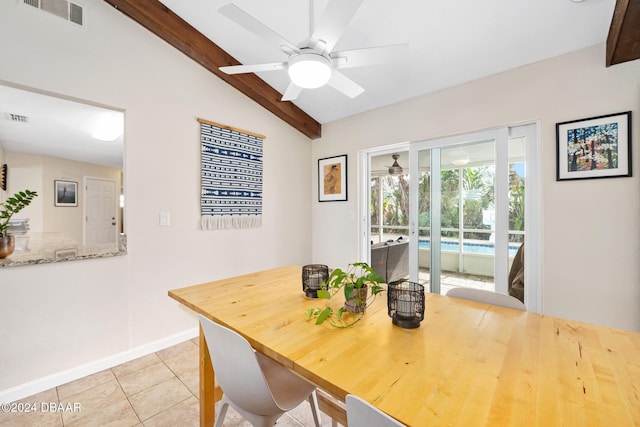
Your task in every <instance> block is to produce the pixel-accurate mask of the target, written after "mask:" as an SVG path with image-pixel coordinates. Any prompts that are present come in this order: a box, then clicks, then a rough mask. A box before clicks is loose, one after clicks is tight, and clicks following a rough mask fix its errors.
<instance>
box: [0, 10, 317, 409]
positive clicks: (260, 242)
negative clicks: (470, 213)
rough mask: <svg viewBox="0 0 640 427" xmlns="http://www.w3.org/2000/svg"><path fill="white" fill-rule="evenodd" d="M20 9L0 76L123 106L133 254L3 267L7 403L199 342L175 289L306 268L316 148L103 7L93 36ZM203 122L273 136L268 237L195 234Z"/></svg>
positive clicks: (0, 301)
mask: <svg viewBox="0 0 640 427" xmlns="http://www.w3.org/2000/svg"><path fill="white" fill-rule="evenodd" d="M21 3H22V2H15V1H2V2H0V39H2V40H4V41H5V42H4V43H2V44H0V58H1V60H0V80H3V81H8V82H14V83H17V84H21V85H25V86H29V87H34V88H37V89H41V90H46V91H50V92H54V93H58V94H65V95H67V96H71V97H75V98H79V99H84V100H88V101H91V102H95V103H100V104H104V105H109V106H113V107H116V108H119V109H124V110H125V114H126V118H125V193H126V202H127V206H126V213H125V215H126V231H127V233H128V248H129V254H128V255H126V256H122V257H116V258H105V259H95V260H85V261H73V262H65V263H58V264H49V265H35V266H29V267H17V268H5V269H0V292H1V294H2V298H0V343H2V344H1V345H0V401H1V400H3V399H5V398H7V396H9V397H16V395H20V394H21V393H23V392H24V391H25V390H28V389H31V390H33V389H34V388H37V387H38V386H39V385H42V384H44V383H46V381H44V380H43V378H45V379H47V378H49V379H50V381H49V383H52V384H51V385H55V384H53V383H55V381H57V380H59V379H60V378H63V377H64V378H68V377H69V376H70V375H74V374H77V373H78V372H79V371H74V372H71V373H65V370H68V369H74V368H76V367H79V366H80V367H83V366H85V365H86V364H89V365H90V366H89V367H88V368H86V366H85V368H86V369H85V371H86V370H87V369H88V370H91V369H92V368H94V367H99V366H101V365H102V366H104V365H107V364H109V363H111V362H113V361H117V360H118V358H119V357H120V356H121V355H122V354H125V355H132V354H135V353H139V352H140V351H142V350H145V349H146V350H149V349H151V348H153V347H154V346H157V345H160V344H166V343H169V342H170V341H171V339H173V338H175V337H186V335H193V333H194V331H196V327H197V322H196V319H195V318H194V317H193V316H192V315H190V314H189V313H188V312H187V311H186V310H185V309H183V308H181V307H180V306H179V305H178V304H177V303H176V302H174V301H173V300H172V299H170V298H169V297H168V296H167V291H168V290H170V289H174V288H178V287H182V286H187V285H192V284H196V283H201V282H205V281H210V280H213V279H219V278H223V277H228V276H233V275H238V274H241V273H245V272H249V271H254V270H261V269H265V268H270V267H275V266H279V265H286V264H304V263H308V262H310V261H311V260H310V258H311V249H310V248H311V235H310V231H309V230H310V218H311V206H310V203H309V188H310V186H311V175H310V173H309V167H308V165H309V164H308V161H309V159H310V157H311V143H310V141H309V139H307V138H306V137H304V136H303V135H302V134H300V133H299V132H297V131H296V130H294V129H293V128H291V127H290V126H288V125H286V124H285V123H284V122H282V121H281V120H279V119H278V118H276V117H275V116H274V115H272V114H271V113H269V112H268V111H266V110H265V109H263V108H262V107H260V106H258V105H257V104H256V103H254V102H253V101H251V100H250V99H248V98H247V97H246V96H244V95H242V94H240V93H239V92H237V91H236V90H235V89H233V88H231V87H230V86H228V85H227V84H226V83H224V82H222V81H221V80H219V79H218V78H217V77H215V76H214V75H212V74H211V73H210V72H208V71H206V70H205V69H203V68H202V67H201V66H199V65H198V64H196V63H195V62H194V61H192V60H190V59H188V58H187V57H186V56H184V55H183V54H182V53H180V52H178V51H177V50H175V49H174V48H172V47H171V46H169V45H168V44H167V43H165V42H163V41H161V40H160V39H158V38H157V37H155V36H154V35H152V34H151V33H149V32H148V31H147V30H145V29H143V28H142V27H141V26H139V25H138V24H136V23H135V22H133V21H132V20H130V19H129V18H127V17H126V16H125V15H124V14H122V13H120V12H118V11H117V10H115V9H113V8H112V7H111V6H109V5H108V4H107V3H105V2H104V1H101V0H85V1H83V5H84V6H85V11H86V18H87V27H86V28H79V27H77V26H76V25H75V24H71V23H67V22H65V21H63V20H61V19H59V18H57V17H55V16H52V15H48V14H47V13H44V12H40V11H37V10H35V9H33V8H30V7H28V6H24V5H22V4H21ZM198 117H201V118H204V119H208V120H213V121H216V122H219V123H225V124H228V125H230V126H235V127H238V128H242V129H247V130H250V131H254V132H258V133H261V134H264V135H266V136H267V139H266V140H265V143H264V187H263V190H264V198H263V202H264V206H263V226H262V227H261V228H256V229H246V230H239V231H201V230H200V229H199V219H200V216H199V189H200V187H199V186H200V175H199V174H200V165H199V162H200V149H199V127H198V122H197V121H196V119H197V118H198ZM300 159H301V160H302V161H299V160H300ZM283 171H286V172H283ZM162 211H166V212H170V214H171V226H170V227H162V228H161V227H159V224H158V216H159V213H160V212H162ZM181 334H182V335H181ZM185 334H186V335H185ZM163 340H164V341H163ZM158 342H160V344H158ZM141 349H142V350H141ZM115 356H118V357H115ZM60 373H63V374H68V375H59V374H60ZM29 381H36V382H38V381H40V382H39V383H37V384H26V383H28V382H29ZM43 381H44V382H43Z"/></svg>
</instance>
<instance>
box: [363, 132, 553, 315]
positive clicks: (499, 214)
mask: <svg viewBox="0 0 640 427" xmlns="http://www.w3.org/2000/svg"><path fill="white" fill-rule="evenodd" d="M539 128H540V127H539V123H538V122H529V123H524V124H514V125H510V126H503V127H499V128H493V129H487V130H484V131H479V132H472V133H466V134H460V135H453V136H447V137H441V138H433V139H428V140H423V141H416V142H411V143H403V144H396V145H393V146H386V147H379V148H375V149H369V150H363V151H361V152H360V161H359V165H360V168H359V169H360V173H359V174H358V176H359V177H360V179H359V180H358V181H359V185H358V187H359V192H358V193H359V203H358V204H359V217H360V221H359V226H358V228H359V233H358V234H359V235H360V238H359V240H360V242H361V244H360V258H361V259H364V260H367V261H368V262H370V261H371V260H370V253H371V251H370V239H369V238H370V236H369V233H370V230H371V224H370V218H371V215H370V212H369V206H370V200H369V197H370V177H371V160H370V158H371V157H372V156H378V155H381V154H385V153H391V152H394V151H406V150H407V149H408V150H409V171H410V172H409V203H410V206H411V209H410V214H409V235H410V239H409V246H410V248H409V271H410V276H409V279H410V280H411V281H416V282H417V281H418V277H417V276H418V271H419V269H418V236H419V233H418V218H417V217H418V208H417V206H416V203H417V200H418V181H419V176H418V173H415V172H414V171H416V172H417V171H418V170H419V168H418V166H419V165H418V151H420V150H424V149H440V148H446V147H447V146H454V145H461V144H465V143H473V142H479V141H487V140H491V139H494V140H495V144H494V147H495V156H494V158H495V162H496V177H495V180H496V183H495V186H496V187H495V197H496V252H495V257H496V259H498V257H500V259H503V260H507V261H502V262H500V263H496V266H495V277H494V280H495V283H496V291H497V292H502V293H506V292H507V280H508V274H509V271H508V269H509V266H508V239H509V237H508V231H509V230H508V228H509V227H508V224H509V208H508V206H509V203H508V201H509V194H508V191H509V188H508V174H509V159H508V140H509V138H516V137H524V138H525V140H526V145H525V158H526V190H525V191H526V197H525V218H526V235H527V238H526V239H525V266H526V267H525V283H526V284H527V285H526V286H525V305H526V306H527V310H528V311H532V312H541V302H542V301H541V292H540V278H541V268H540V267H541V266H540V248H541V236H542V229H541V208H540V206H541V205H540V201H541V195H540V188H541V187H540V182H539V179H540V178H539V172H538V171H539V159H540V152H539V151H540V143H539V139H538V138H539V136H538V134H539V132H538V129H539ZM438 159H439V156H438ZM434 161H435V160H434V159H433V158H432V164H433V162H434ZM498 164H500V166H498ZM434 179H435V181H438V182H434ZM431 182H432V185H438V184H439V179H438V177H434V176H433V175H432V180H431ZM432 194H433V193H432ZM505 201H506V203H505ZM436 203H437V202H436ZM438 206H439V205H438ZM431 208H432V210H434V209H435V208H436V206H434V205H433V200H432V205H431ZM437 208H438V209H439V207H437ZM438 212H439V210H438ZM439 216H440V215H439V213H438V218H439ZM436 226H437V224H436ZM436 231H438V230H435V229H433V228H432V230H431V235H432V238H433V237H434V235H435V234H437V233H435V232H436ZM437 235H438V240H439V234H437ZM432 245H433V242H432ZM434 252H438V254H437V255H436V256H439V255H440V254H439V251H435V250H432V251H431V254H432V255H431V256H432V257H433V256H434V255H433V254H434ZM435 261H438V264H433V262H434V259H433V258H432V260H431V262H432V265H440V264H439V260H437V259H436V260H435ZM438 270H439V269H438ZM503 288H504V289H503Z"/></svg>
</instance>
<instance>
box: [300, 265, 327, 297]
mask: <svg viewBox="0 0 640 427" xmlns="http://www.w3.org/2000/svg"><path fill="white" fill-rule="evenodd" d="M328 278H329V267H327V266H326V265H323V264H310V265H305V266H304V267H302V290H303V291H304V294H305V295H306V296H308V297H309V298H318V290H319V289H321V288H322V283H323V282H326V281H327V279H328Z"/></svg>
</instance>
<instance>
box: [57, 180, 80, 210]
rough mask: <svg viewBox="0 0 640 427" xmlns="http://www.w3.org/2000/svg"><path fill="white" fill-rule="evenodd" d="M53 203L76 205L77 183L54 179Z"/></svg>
mask: <svg viewBox="0 0 640 427" xmlns="http://www.w3.org/2000/svg"><path fill="white" fill-rule="evenodd" d="M54 186H55V189H54V190H55V191H54V198H55V199H54V205H55V206H78V183H77V182H74V181H58V180H56V181H54Z"/></svg>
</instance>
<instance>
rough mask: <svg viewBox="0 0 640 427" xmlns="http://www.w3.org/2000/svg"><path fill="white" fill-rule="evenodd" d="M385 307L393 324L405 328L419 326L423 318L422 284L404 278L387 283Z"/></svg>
mask: <svg viewBox="0 0 640 427" xmlns="http://www.w3.org/2000/svg"><path fill="white" fill-rule="evenodd" d="M387 308H388V310H389V317H391V320H392V323H393V324H394V325H396V326H400V327H401V328H405V329H413V328H417V327H419V326H420V322H422V319H424V286H422V285H420V284H419V283H414V282H409V281H406V280H399V281H397V282H392V283H389V287H388V290H387Z"/></svg>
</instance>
